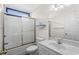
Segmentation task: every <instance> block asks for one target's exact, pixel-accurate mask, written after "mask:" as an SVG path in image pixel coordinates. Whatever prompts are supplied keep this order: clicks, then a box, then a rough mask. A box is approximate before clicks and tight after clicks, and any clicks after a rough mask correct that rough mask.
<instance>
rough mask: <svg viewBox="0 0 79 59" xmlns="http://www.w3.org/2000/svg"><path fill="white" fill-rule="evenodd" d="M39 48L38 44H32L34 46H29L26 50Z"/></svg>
mask: <svg viewBox="0 0 79 59" xmlns="http://www.w3.org/2000/svg"><path fill="white" fill-rule="evenodd" d="M37 49H38V46H36V45H32V46H29V47H28V48H26V51H35V50H37Z"/></svg>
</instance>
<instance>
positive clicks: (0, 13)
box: [0, 5, 3, 52]
mask: <svg viewBox="0 0 79 59" xmlns="http://www.w3.org/2000/svg"><path fill="white" fill-rule="evenodd" d="M0 9H1V10H2V9H3V6H2V5H0ZM2 19H3V13H2V11H0V52H1V51H2V44H3V43H2V41H3V25H2V24H3V20H2Z"/></svg>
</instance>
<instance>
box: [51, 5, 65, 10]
mask: <svg viewBox="0 0 79 59" xmlns="http://www.w3.org/2000/svg"><path fill="white" fill-rule="evenodd" d="M62 8H64V4H53V5H51V8H50V10H51V11H52V10H54V11H57V10H59V9H62Z"/></svg>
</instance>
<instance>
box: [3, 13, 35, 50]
mask: <svg viewBox="0 0 79 59" xmlns="http://www.w3.org/2000/svg"><path fill="white" fill-rule="evenodd" d="M4 15H8V16H13V17H21V16H14V15H10V14H7V13H4V14H3V51H5V50H10V49H14V48H17V47H21V46H24V45H27V44H31V43H34V42H36V19H35V18H31V17H25V18H29V19H33V20H34V42H29V43H26V44H23V33H22V31H23V29H22V28H21V37H22V38H21V41H22V44H21V45H19V46H16V47H13V48H9V49H5V43H4V40H5V34H4V29H5V28H4V26H5V25H4V21H5V19H4ZM21 18H22V17H21ZM21 23H22V20H21ZM21 27H22V26H21Z"/></svg>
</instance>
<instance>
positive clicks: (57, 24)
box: [32, 4, 64, 38]
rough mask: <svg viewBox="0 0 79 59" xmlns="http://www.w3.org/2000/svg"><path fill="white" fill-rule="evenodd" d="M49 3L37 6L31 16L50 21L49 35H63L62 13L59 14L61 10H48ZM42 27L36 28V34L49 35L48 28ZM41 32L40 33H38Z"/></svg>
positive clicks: (53, 36)
mask: <svg viewBox="0 0 79 59" xmlns="http://www.w3.org/2000/svg"><path fill="white" fill-rule="evenodd" d="M50 8H51V4H45V5H40V6H39V8H37V9H36V10H35V11H34V12H33V13H32V17H35V18H37V19H38V18H39V19H42V20H46V21H51V37H52V38H55V37H61V38H63V37H64V17H63V14H61V13H62V12H61V10H59V11H50ZM47 30H48V28H47V29H43V30H40V29H39V30H38V29H37V31H38V32H37V35H38V34H39V35H41V34H43V35H46V34H48V35H46V36H45V37H47V36H48V37H49V30H48V31H47ZM40 33H41V34H40ZM43 35H41V36H43Z"/></svg>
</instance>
